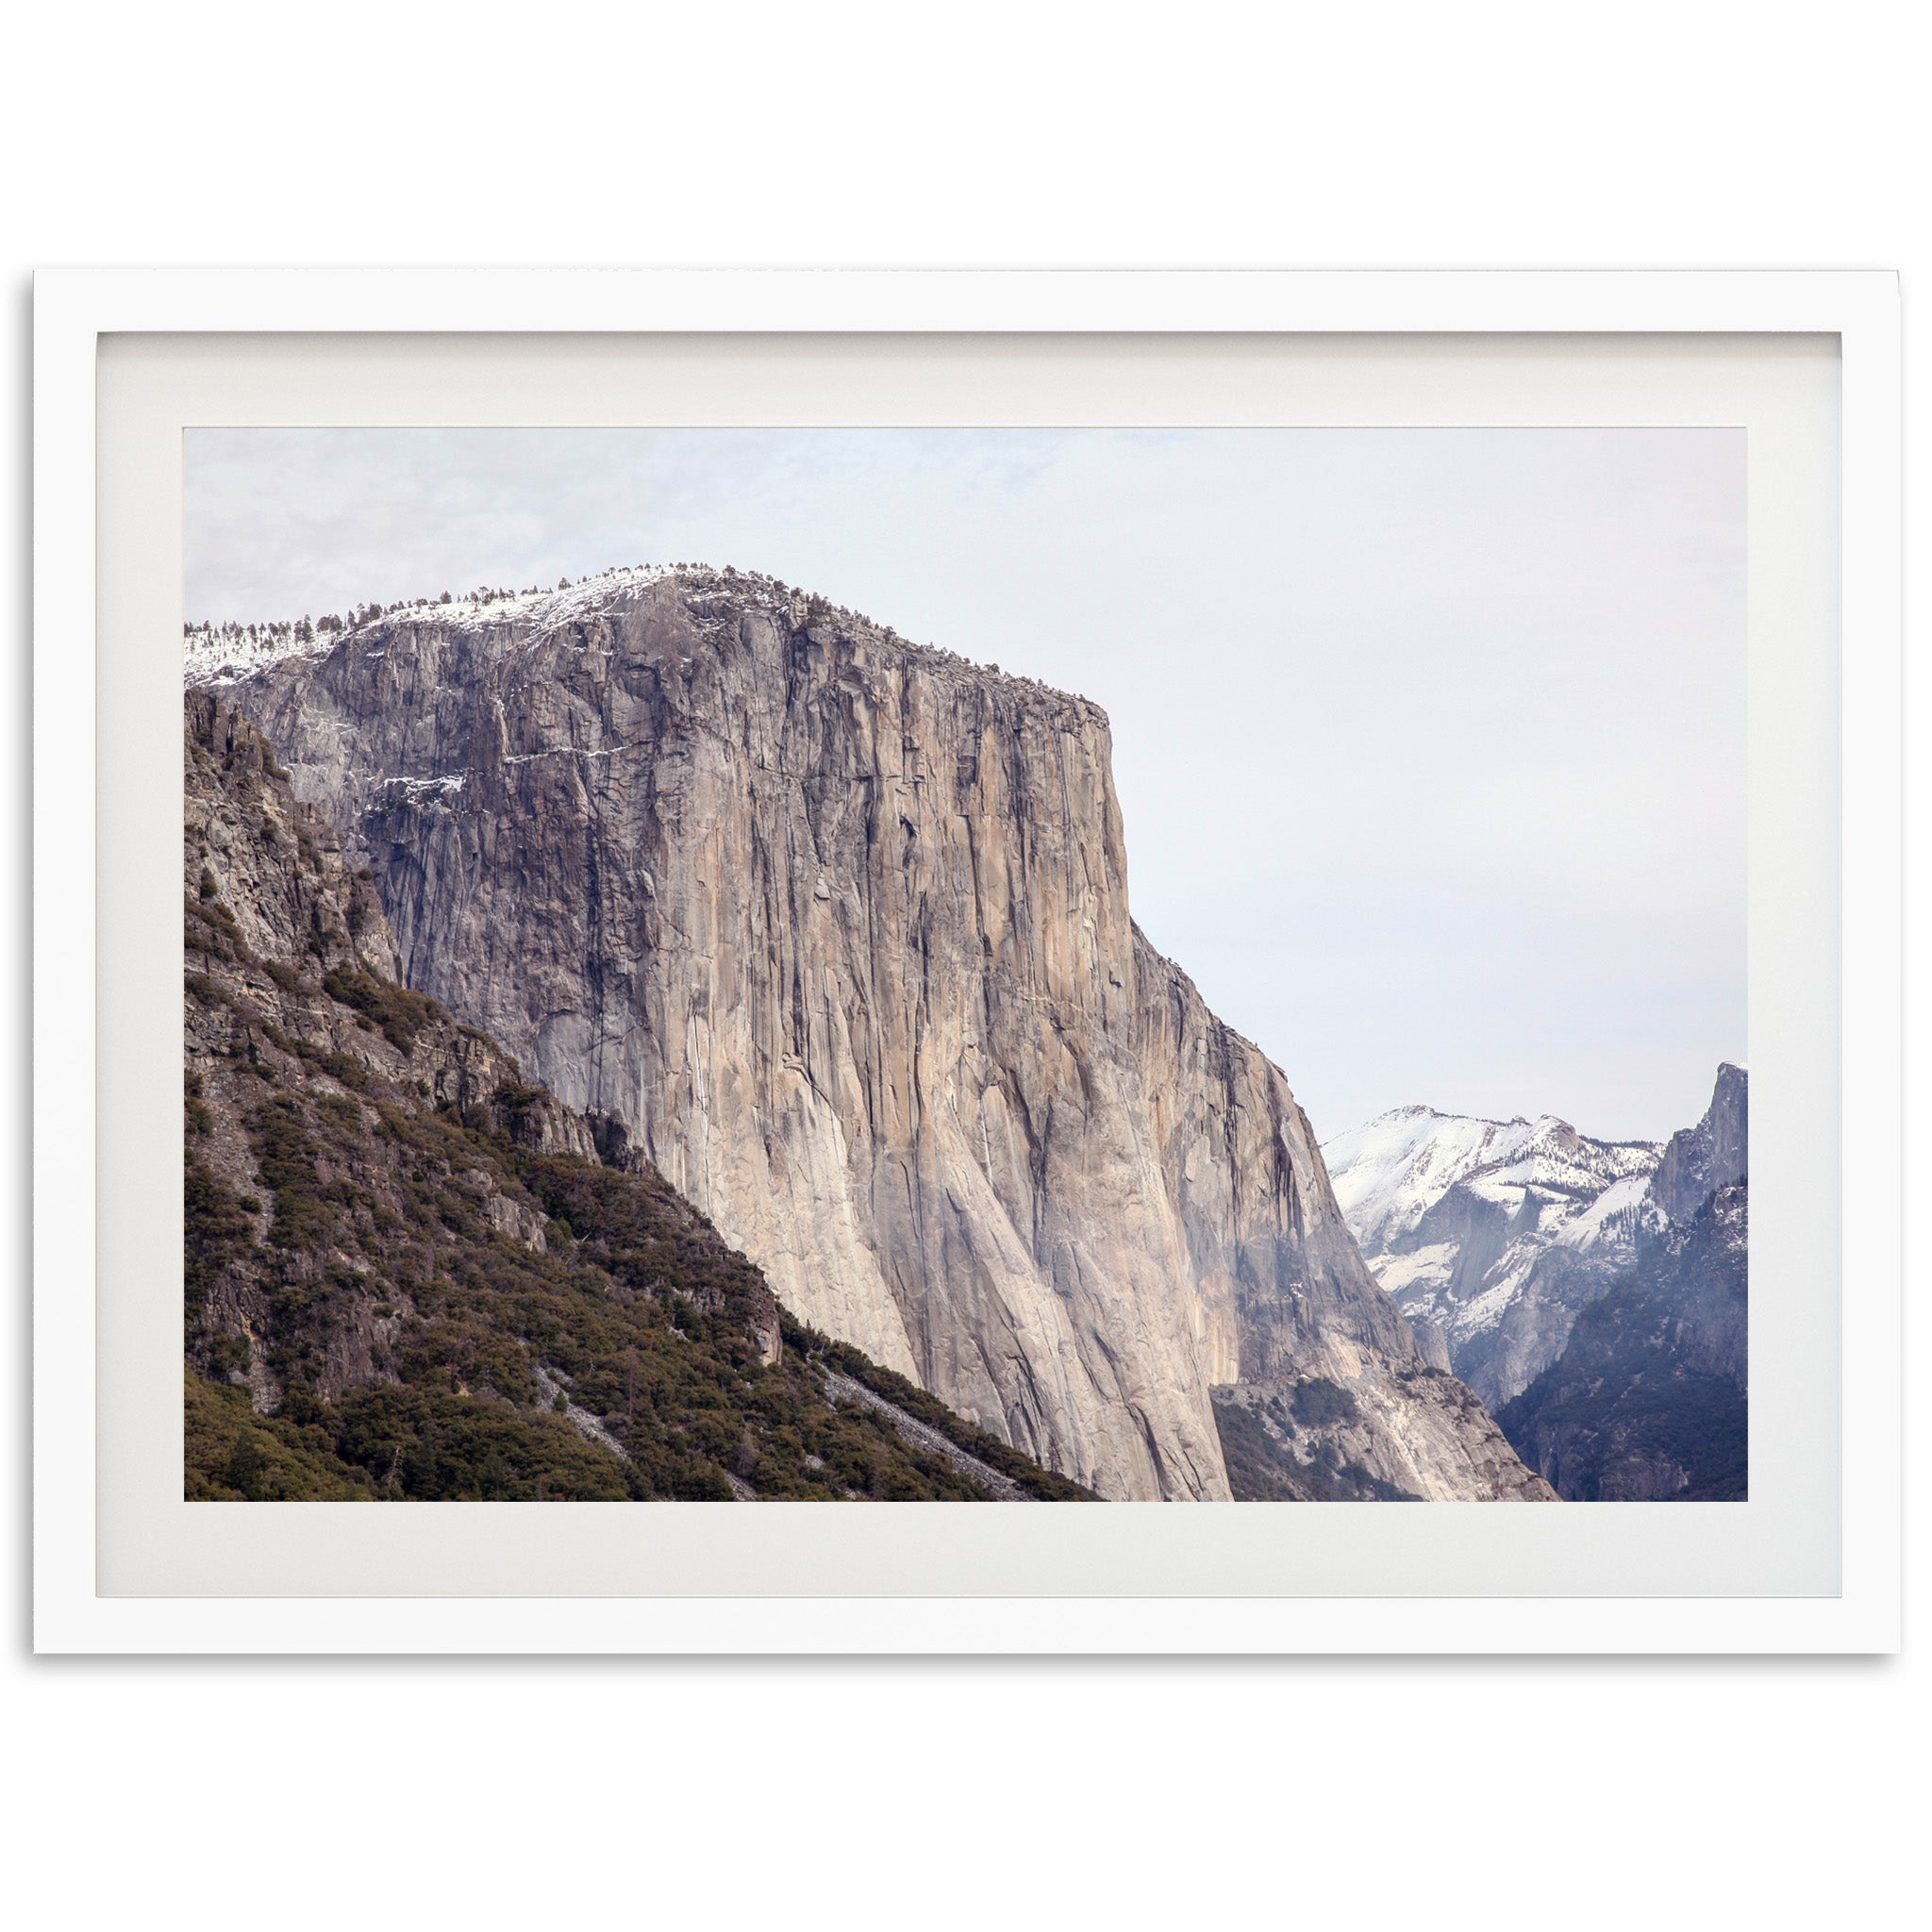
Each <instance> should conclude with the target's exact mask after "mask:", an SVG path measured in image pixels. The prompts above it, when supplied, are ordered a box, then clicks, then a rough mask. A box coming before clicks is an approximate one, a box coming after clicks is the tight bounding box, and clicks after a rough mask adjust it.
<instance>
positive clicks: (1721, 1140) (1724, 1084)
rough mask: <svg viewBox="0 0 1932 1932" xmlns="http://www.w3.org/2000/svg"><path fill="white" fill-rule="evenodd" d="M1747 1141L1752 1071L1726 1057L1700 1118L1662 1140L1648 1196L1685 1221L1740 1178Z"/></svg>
mask: <svg viewBox="0 0 1932 1932" xmlns="http://www.w3.org/2000/svg"><path fill="white" fill-rule="evenodd" d="M1750 1144H1751V1095H1750V1076H1749V1075H1748V1074H1746V1073H1745V1071H1744V1069H1743V1068H1742V1067H1737V1066H1733V1065H1732V1064H1731V1063H1730V1061H1729V1060H1725V1061H1724V1062H1723V1063H1722V1064H1721V1065H1720V1066H1719V1068H1718V1070H1717V1084H1716V1085H1715V1086H1714V1087H1713V1088H1712V1089H1711V1094H1710V1105H1709V1106H1708V1107H1707V1108H1705V1110H1704V1118H1703V1119H1702V1120H1701V1121H1699V1122H1698V1123H1697V1124H1696V1125H1695V1126H1694V1127H1685V1128H1682V1129H1681V1130H1680V1131H1679V1132H1677V1133H1674V1134H1673V1135H1672V1136H1671V1138H1670V1140H1669V1141H1666V1142H1665V1143H1664V1151H1663V1158H1662V1159H1660V1160H1659V1161H1658V1162H1657V1173H1656V1174H1653V1175H1652V1176H1651V1183H1650V1197H1651V1199H1652V1200H1653V1201H1654V1202H1656V1204H1657V1207H1658V1208H1659V1209H1661V1210H1662V1212H1663V1214H1664V1216H1665V1218H1666V1219H1668V1220H1671V1221H1674V1222H1687V1221H1689V1220H1690V1219H1691V1217H1692V1216H1693V1215H1694V1214H1696V1213H1697V1211H1698V1210H1699V1209H1700V1208H1702V1207H1703V1206H1704V1204H1705V1202H1707V1200H1709V1198H1710V1197H1711V1195H1712V1194H1713V1193H1714V1192H1716V1191H1717V1190H1718V1189H1720V1188H1728V1187H1729V1186H1731V1185H1732V1183H1733V1182H1735V1181H1740V1180H1742V1179H1743V1178H1744V1176H1745V1174H1746V1173H1747V1172H1748V1170H1749V1168H1750Z"/></svg>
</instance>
